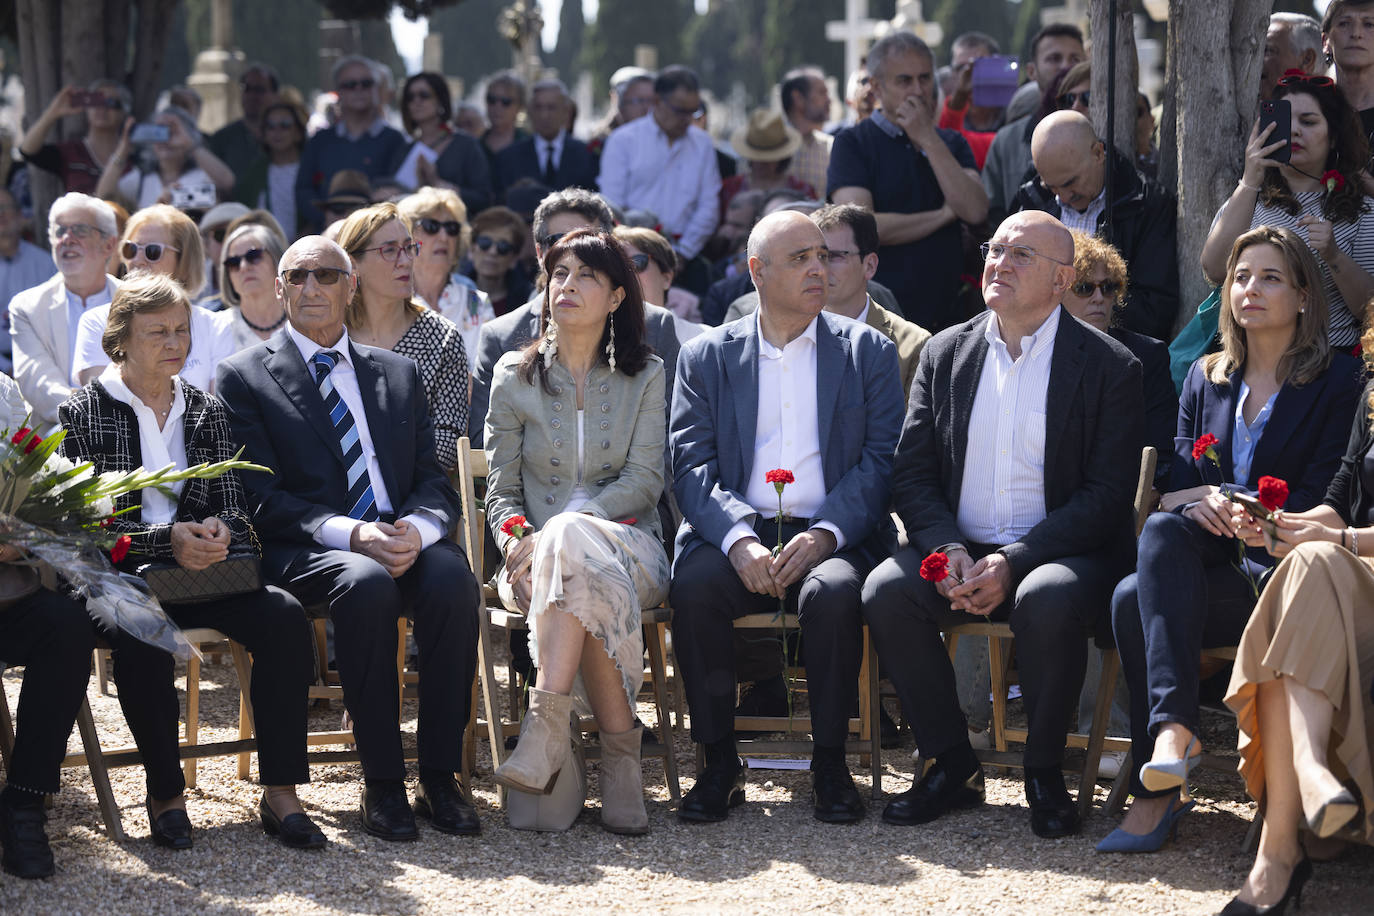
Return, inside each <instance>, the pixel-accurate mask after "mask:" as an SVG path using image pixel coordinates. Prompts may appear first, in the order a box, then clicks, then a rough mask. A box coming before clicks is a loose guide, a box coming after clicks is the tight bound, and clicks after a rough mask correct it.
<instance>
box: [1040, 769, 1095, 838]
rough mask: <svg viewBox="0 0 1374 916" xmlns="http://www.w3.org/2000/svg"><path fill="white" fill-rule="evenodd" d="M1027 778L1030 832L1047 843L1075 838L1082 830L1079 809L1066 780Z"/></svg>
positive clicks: (1059, 776) (1044, 777) (1058, 775)
mask: <svg viewBox="0 0 1374 916" xmlns="http://www.w3.org/2000/svg"><path fill="white" fill-rule="evenodd" d="M1055 776H1057V777H1058V778H1055V777H1046V776H1038V775H1031V774H1029V773H1027V774H1026V803H1027V804H1028V805H1030V814H1031V830H1032V831H1034V832H1035V835H1036V836H1038V837H1042V838H1043V839H1047V840H1055V839H1058V838H1060V837H1066V836H1073V835H1074V834H1076V833H1078V831H1079V829H1080V827H1081V826H1082V825H1081V824H1080V823H1079V820H1078V806H1077V805H1076V804H1074V800H1073V798H1072V797H1070V796H1069V790H1068V789H1066V788H1065V787H1064V777H1063V776H1062V775H1060V774H1058V772H1056V774H1055Z"/></svg>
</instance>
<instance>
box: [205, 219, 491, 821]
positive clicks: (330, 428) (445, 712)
mask: <svg viewBox="0 0 1374 916" xmlns="http://www.w3.org/2000/svg"><path fill="white" fill-rule="evenodd" d="M357 282H358V281H357V276H356V275H355V274H354V273H353V269H352V266H351V264H350V261H349V258H348V255H346V254H345V253H344V251H343V249H342V248H340V247H339V246H338V245H335V244H334V243H333V242H330V241H328V240H327V239H324V238H321V237H320V236H307V237H305V238H303V239H301V240H300V241H298V242H296V243H295V244H294V245H292V246H291V247H290V248H289V249H288V250H287V251H286V254H284V255H282V259H281V264H280V267H279V272H278V276H277V296H278V297H279V298H280V299H281V300H282V303H283V305H284V306H285V308H286V314H287V318H288V323H287V326H286V327H285V328H283V329H282V330H281V331H280V332H278V333H277V335H276V336H274V337H273V338H272V339H270V340H268V341H265V342H263V343H261V344H259V345H258V346H256V347H252V348H250V349H248V350H244V351H241V352H239V353H237V354H235V355H234V356H233V357H231V358H230V359H228V360H226V361H225V362H223V363H221V364H220V367H219V377H218V389H217V390H218V393H219V395H220V397H221V398H223V399H224V403H225V406H226V407H227V408H228V410H229V419H230V423H231V425H232V427H233V431H234V436H235V438H236V439H237V440H238V441H239V442H241V443H243V445H244V448H245V455H246V457H247V458H248V459H249V460H252V461H256V462H258V463H259V464H263V465H265V466H267V467H269V468H272V469H273V471H274V472H275V473H273V474H244V475H243V482H244V485H245V487H246V488H247V489H248V492H249V496H250V498H251V500H252V501H253V503H254V522H255V523H256V526H257V530H258V531H260V532H261V533H262V539H263V545H262V562H263V573H264V575H266V576H267V578H268V579H270V580H271V581H272V582H274V583H276V584H278V585H280V586H282V587H283V588H285V589H287V590H288V591H290V592H291V593H292V594H294V595H295V596H296V597H297V598H298V599H299V600H300V601H301V603H302V604H305V605H307V606H308V605H312V604H321V603H326V602H327V603H328V604H329V614H330V618H331V619H332V620H333V621H334V644H335V655H336V657H337V660H338V667H339V680H340V681H341V682H342V683H343V689H344V704H345V705H346V706H347V707H348V711H349V714H350V715H351V716H352V717H353V734H354V736H355V737H356V739H357V742H358V753H359V755H360V756H361V757H362V765H363V776H364V778H365V787H364V789H363V793H362V822H363V827H364V829H366V830H367V832H368V833H371V834H373V835H374V836H379V837H381V838H382V839H387V840H411V839H415V838H416V836H417V835H418V834H417V832H416V829H415V816H414V813H413V812H412V810H411V807H410V803H409V801H408V800H407V798H406V790H405V781H404V780H405V775H406V769H405V759H404V757H403V756H402V751H401V730H400V715H399V710H400V698H399V697H398V695H397V684H396V638H397V634H396V621H397V619H398V618H399V617H400V616H401V615H402V614H404V613H406V612H407V610H409V611H410V613H411V614H412V615H413V617H414V620H415V643H416V647H417V650H418V652H419V667H420V714H419V727H418V731H417V737H418V742H419V756H420V761H419V764H420V766H419V769H420V785H419V788H418V790H417V791H416V802H415V804H416V809H417V810H418V811H419V812H420V813H421V814H423V815H426V816H428V817H429V818H430V820H431V823H432V824H433V826H434V828H435V829H436V830H441V831H443V832H445V833H455V834H475V833H478V832H479V830H480V826H479V824H478V821H477V812H476V811H475V810H474V809H473V808H472V806H471V805H469V804H468V803H467V802H466V801H465V800H464V798H463V794H462V793H461V792H460V791H459V789H458V786H457V785H456V783H455V782H454V778H453V774H454V773H455V772H457V771H458V770H460V769H461V768H462V762H463V738H462V736H463V728H464V725H465V723H466V722H467V721H468V710H469V705H468V704H469V702H470V699H471V698H470V696H469V693H470V689H471V686H472V679H473V673H474V671H475V670H476V666H477V600H478V592H477V581H476V579H475V578H474V577H473V574H472V571H471V570H470V569H469V568H468V561H467V558H466V557H465V556H464V555H463V551H462V550H461V549H460V548H459V547H458V546H457V545H455V544H454V543H453V542H452V541H451V540H449V539H448V538H447V534H448V533H449V532H450V531H452V530H453V529H454V527H455V526H456V524H457V522H458V516H459V512H460V507H459V505H458V500H457V497H456V494H455V493H454V491H453V488H452V487H451V486H450V485H449V483H448V480H447V479H446V478H445V476H444V472H443V471H442V470H441V469H440V467H439V464H438V461H437V460H436V459H435V457H434V434H433V431H432V428H431V426H430V420H429V410H428V407H427V405H426V403H425V393H424V388H423V387H422V386H421V384H420V376H419V370H418V369H417V368H416V366H415V363H414V362H412V361H411V360H409V359H406V358H405V357H401V356H397V355H395V354H393V353H391V352H390V351H388V350H378V349H375V348H373V347H364V346H359V345H357V344H353V343H351V342H350V341H349V339H348V333H347V331H346V330H345V329H344V309H345V307H346V306H347V304H348V302H349V301H350V300H351V298H352V296H353V292H354V290H355V289H356V288H357Z"/></svg>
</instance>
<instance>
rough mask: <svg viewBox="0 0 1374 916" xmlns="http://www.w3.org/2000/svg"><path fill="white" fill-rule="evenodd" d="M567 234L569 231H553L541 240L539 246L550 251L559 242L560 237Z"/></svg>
mask: <svg viewBox="0 0 1374 916" xmlns="http://www.w3.org/2000/svg"><path fill="white" fill-rule="evenodd" d="M567 234H568V233H566V232H551V233H549V234H548V235H546V236H544V237H543V238H542V239H540V240H539V247H540V248H543V249H544V250H545V251H548V250H549V249H550V248H552V247H553V246H554V245H557V244H558V240H559V239H561V238H562V237H563V236H565V235H567Z"/></svg>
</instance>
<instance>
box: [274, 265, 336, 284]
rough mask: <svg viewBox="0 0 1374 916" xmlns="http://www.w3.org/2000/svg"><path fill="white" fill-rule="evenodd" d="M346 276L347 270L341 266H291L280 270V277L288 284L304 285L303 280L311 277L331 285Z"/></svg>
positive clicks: (317, 281) (320, 282) (319, 282)
mask: <svg viewBox="0 0 1374 916" xmlns="http://www.w3.org/2000/svg"><path fill="white" fill-rule="evenodd" d="M346 276H348V271H346V270H344V269H343V268H342V267H316V268H315V269H314V270H309V269H307V268H304V267H291V268H288V269H287V270H283V271H282V272H281V278H282V279H283V280H285V281H286V284H287V285H288V286H304V285H305V281H306V280H309V279H310V278H311V277H314V278H315V282H316V283H318V284H320V285H321V286H333V285H334V284H335V283H338V282H339V281H340V280H341V279H343V278H344V277H346Z"/></svg>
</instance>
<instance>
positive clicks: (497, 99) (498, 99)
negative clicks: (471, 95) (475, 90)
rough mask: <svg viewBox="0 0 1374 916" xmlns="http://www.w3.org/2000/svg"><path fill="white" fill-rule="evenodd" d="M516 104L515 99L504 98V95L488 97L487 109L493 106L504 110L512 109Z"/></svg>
mask: <svg viewBox="0 0 1374 916" xmlns="http://www.w3.org/2000/svg"><path fill="white" fill-rule="evenodd" d="M514 104H515V99H513V98H511V97H509V96H503V95H489V96H487V107H488V108H490V107H491V106H493V105H499V106H500V107H502V108H509V107H511V106H512V105H514Z"/></svg>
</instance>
